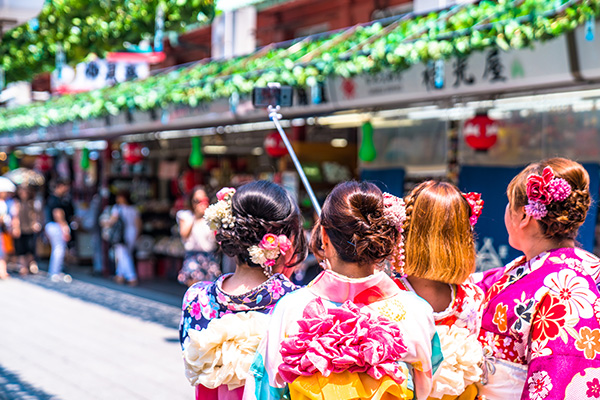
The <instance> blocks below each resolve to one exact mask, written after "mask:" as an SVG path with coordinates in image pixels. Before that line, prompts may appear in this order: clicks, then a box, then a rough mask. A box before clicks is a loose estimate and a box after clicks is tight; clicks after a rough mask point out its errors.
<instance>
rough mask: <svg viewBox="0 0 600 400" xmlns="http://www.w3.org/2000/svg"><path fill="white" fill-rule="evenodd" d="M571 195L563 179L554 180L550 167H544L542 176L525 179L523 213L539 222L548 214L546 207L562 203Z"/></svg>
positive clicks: (569, 188) (569, 186)
mask: <svg viewBox="0 0 600 400" xmlns="http://www.w3.org/2000/svg"><path fill="white" fill-rule="evenodd" d="M570 194H571V185H569V183H568V182H567V181H566V180H564V179H563V178H556V175H554V171H553V170H552V168H551V167H549V166H548V167H545V168H544V170H543V171H542V176H540V175H537V174H531V175H529V176H528V177H527V200H528V204H527V205H526V206H525V213H526V214H527V215H530V216H531V217H533V218H534V219H537V220H540V219H542V218H544V217H545V216H546V215H547V214H548V209H547V208H546V206H547V205H549V204H551V203H554V202H557V201H564V200H566V199H567V197H569V195H570Z"/></svg>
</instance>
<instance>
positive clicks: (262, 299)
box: [179, 274, 298, 348]
mask: <svg viewBox="0 0 600 400" xmlns="http://www.w3.org/2000/svg"><path fill="white" fill-rule="evenodd" d="M231 275H232V274H226V275H222V276H221V277H219V278H218V279H217V280H216V281H215V282H198V283H196V284H194V285H192V286H191V287H190V288H189V289H188V290H187V292H186V293H185V295H184V298H183V306H182V310H183V312H182V316H181V323H180V327H179V339H180V343H181V347H182V348H185V346H186V343H187V341H188V336H189V334H188V332H189V331H190V330H191V329H194V330H202V329H206V327H207V326H208V323H209V322H210V321H211V320H213V319H215V318H221V317H222V316H224V315H226V314H232V313H238V312H246V311H257V312H261V313H263V314H269V313H270V312H271V310H272V309H273V307H274V306H275V304H276V303H277V301H278V300H279V299H281V298H282V297H283V296H284V295H286V294H287V293H289V292H292V291H294V290H296V289H297V288H298V287H297V286H296V285H294V284H293V283H292V282H291V281H290V280H289V279H287V278H286V277H285V276H284V275H282V274H275V275H273V276H272V277H271V278H269V279H268V280H267V281H266V282H264V283H263V284H262V285H260V286H258V287H256V288H254V289H253V290H251V291H249V292H248V293H245V294H243V295H237V296H233V295H229V294H227V293H225V292H224V291H223V289H222V285H223V281H224V280H225V279H227V278H228V277H229V276H231Z"/></svg>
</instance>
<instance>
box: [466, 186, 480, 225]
mask: <svg viewBox="0 0 600 400" xmlns="http://www.w3.org/2000/svg"><path fill="white" fill-rule="evenodd" d="M462 195H463V197H464V198H465V199H466V200H467V202H468V203H469V207H471V216H470V217H469V223H470V224H471V226H475V224H476V223H477V220H478V219H479V217H480V216H481V211H482V210H483V204H484V202H483V200H481V193H476V192H469V193H462Z"/></svg>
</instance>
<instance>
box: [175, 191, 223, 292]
mask: <svg viewBox="0 0 600 400" xmlns="http://www.w3.org/2000/svg"><path fill="white" fill-rule="evenodd" d="M208 205H209V199H208V196H207V195H206V191H205V190H204V187H202V186H196V187H195V188H194V189H192V193H191V195H190V202H189V210H180V211H178V212H177V223H178V224H179V234H180V236H181V241H182V242H183V247H184V249H185V258H184V260H183V266H182V267H181V270H180V271H179V274H178V276H177V279H178V280H179V282H180V283H182V284H184V285H187V286H192V285H193V284H194V283H196V282H199V281H211V282H212V281H213V280H215V279H216V278H217V277H218V276H219V275H221V270H220V268H219V264H218V263H217V261H216V260H215V256H214V251H215V250H216V249H217V242H216V241H215V235H214V233H213V231H212V230H211V229H210V227H209V226H208V223H207V222H206V221H205V220H204V211H206V209H207V208H208Z"/></svg>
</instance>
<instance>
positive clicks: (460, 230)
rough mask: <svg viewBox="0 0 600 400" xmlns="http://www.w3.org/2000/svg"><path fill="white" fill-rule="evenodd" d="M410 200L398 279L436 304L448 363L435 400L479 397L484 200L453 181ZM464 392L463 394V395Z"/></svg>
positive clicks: (416, 192) (425, 186)
mask: <svg viewBox="0 0 600 400" xmlns="http://www.w3.org/2000/svg"><path fill="white" fill-rule="evenodd" d="M405 201H406V222H405V223H404V232H403V236H404V238H405V242H404V246H405V247H404V249H405V253H404V258H401V259H399V260H395V261H396V265H394V267H395V269H396V271H397V275H396V278H395V279H394V281H395V282H396V284H397V285H398V287H399V288H400V289H402V290H406V291H412V292H415V293H416V294H418V295H419V296H421V297H422V298H424V299H425V300H427V302H428V303H429V304H430V305H431V307H432V308H433V311H434V313H433V318H434V320H435V325H436V330H437V332H438V335H439V336H440V341H441V343H442V353H443V355H444V361H443V362H442V364H441V365H440V368H439V370H438V372H437V373H436V374H435V375H434V380H433V390H432V392H431V394H430V399H441V398H443V399H444V400H451V399H457V398H460V400H467V399H474V398H475V396H476V395H477V388H476V386H475V382H478V381H479V379H480V378H481V374H482V370H481V368H480V367H479V364H480V363H481V362H482V361H483V352H482V349H481V345H480V344H479V342H478V341H477V336H478V334H479V329H480V328H481V307H482V302H483V291H482V290H481V289H480V288H479V287H478V286H477V285H476V283H475V282H473V281H472V280H471V279H470V276H471V274H472V273H473V272H474V271H475V258H476V253H475V240H474V237H473V226H474V225H475V223H476V222H477V218H478V217H479V215H480V214H481V208H482V206H483V201H482V200H481V199H480V195H479V194H478V193H468V194H464V193H461V191H460V190H459V189H458V188H457V187H456V186H454V185H452V184H451V183H447V182H436V181H426V182H423V183H421V184H419V185H417V186H416V187H415V188H414V189H413V190H412V191H411V192H410V194H409V195H408V196H406V198H405ZM459 396H460V397H459Z"/></svg>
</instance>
